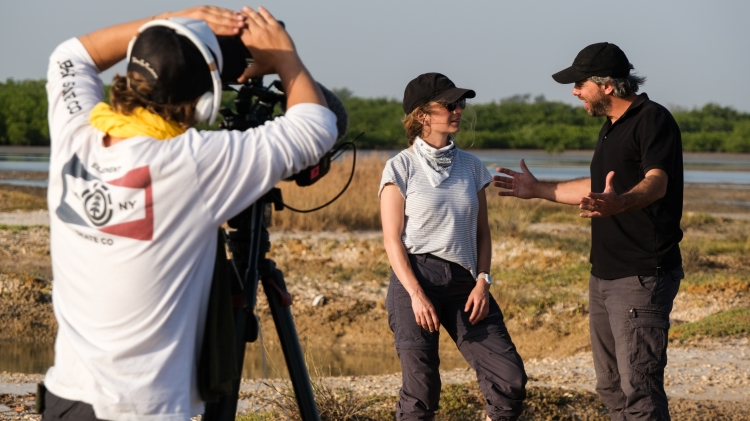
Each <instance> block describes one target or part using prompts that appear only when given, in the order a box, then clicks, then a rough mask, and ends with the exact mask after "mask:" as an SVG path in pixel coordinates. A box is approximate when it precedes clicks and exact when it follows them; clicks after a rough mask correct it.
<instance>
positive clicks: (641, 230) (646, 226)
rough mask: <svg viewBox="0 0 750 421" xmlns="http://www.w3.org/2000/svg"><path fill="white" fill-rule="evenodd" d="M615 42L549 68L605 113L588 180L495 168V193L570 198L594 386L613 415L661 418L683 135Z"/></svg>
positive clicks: (677, 265) (665, 414) (675, 284)
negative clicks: (583, 269)
mask: <svg viewBox="0 0 750 421" xmlns="http://www.w3.org/2000/svg"><path fill="white" fill-rule="evenodd" d="M631 69H633V66H632V65H631V64H630V62H629V61H628V59H627V57H626V56H625V53H623V52H622V50H620V48H618V47H617V46H616V45H614V44H609V43H606V42H602V43H598V44H592V45H589V46H588V47H586V48H584V49H583V50H581V52H580V53H578V56H576V58H575V60H574V61H573V65H572V66H570V67H569V68H567V69H565V70H562V71H560V72H558V73H555V74H554V75H552V77H553V78H554V79H555V80H556V81H557V82H559V83H564V84H567V83H574V84H575V85H574V87H573V95H575V96H577V97H578V98H579V99H581V100H582V101H583V102H584V107H585V108H586V111H588V113H589V114H590V115H591V116H594V117H600V116H606V117H607V120H606V121H605V122H604V126H602V129H601V131H600V132H599V140H598V142H597V144H596V151H595V152H594V157H593V159H592V161H591V178H583V179H577V180H572V181H567V182H560V183H553V182H540V181H538V180H537V179H536V178H535V177H534V176H533V175H532V173H531V172H530V171H529V169H528V168H527V167H526V164H525V163H524V161H523V160H521V168H522V172H516V171H513V170H510V169H506V168H498V169H497V170H498V171H499V172H501V173H504V174H507V175H509V176H511V177H512V178H511V177H506V176H503V175H497V176H495V177H494V178H495V185H496V186H497V187H501V188H504V189H507V190H509V191H502V192H500V193H499V194H500V195H501V196H515V197H520V198H523V199H529V198H542V199H547V200H551V201H555V202H559V203H567V204H571V205H578V206H579V207H580V208H581V209H582V210H583V212H582V213H581V214H580V216H581V217H583V218H591V219H592V221H591V236H592V241H591V264H592V267H591V278H590V281H589V315H590V329H591V349H592V352H593V356H594V367H595V369H596V378H597V384H596V390H597V392H598V393H599V396H600V397H601V398H602V401H604V403H605V404H606V405H607V407H609V409H610V412H611V419H612V420H669V419H670V417H669V409H668V407H667V396H666V393H665V391H664V367H665V366H666V364H667V331H668V329H669V313H670V311H672V303H673V301H674V297H675V295H676V294H677V290H678V289H679V285H680V280H681V279H682V278H683V277H684V274H683V272H682V258H681V256H680V248H679V242H680V240H681V239H682V231H681V230H680V218H681V216H682V189H683V176H682V141H681V138H680V129H679V128H678V127H677V123H676V122H675V120H674V118H673V117H672V115H671V114H670V113H669V111H667V109H666V108H664V107H662V106H661V105H659V104H657V103H655V102H653V101H651V100H650V99H649V98H648V96H647V95H646V94H645V93H643V94H640V95H638V94H637V92H638V88H639V86H640V85H642V84H643V82H644V81H645V78H642V77H639V76H636V75H634V74H631V73H630V70H631Z"/></svg>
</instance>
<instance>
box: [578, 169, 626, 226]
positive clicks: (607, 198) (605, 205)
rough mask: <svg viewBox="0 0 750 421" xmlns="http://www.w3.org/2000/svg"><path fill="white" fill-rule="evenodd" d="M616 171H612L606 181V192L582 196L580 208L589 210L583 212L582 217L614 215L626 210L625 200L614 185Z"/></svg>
mask: <svg viewBox="0 0 750 421" xmlns="http://www.w3.org/2000/svg"><path fill="white" fill-rule="evenodd" d="M614 177H615V172H614V171H610V172H609V174H607V180H606V181H605V186H604V192H602V193H593V192H592V193H589V194H588V195H587V196H586V197H582V198H581V205H580V208H581V209H584V210H587V211H589V212H581V214H580V216H581V217H582V218H602V217H605V216H610V215H614V214H616V213H620V212H622V211H623V210H624V207H625V201H624V200H623V199H622V198H621V197H620V196H618V195H617V192H615V189H614V187H612V179H613V178H614Z"/></svg>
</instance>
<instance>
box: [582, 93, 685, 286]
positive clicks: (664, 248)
mask: <svg viewBox="0 0 750 421" xmlns="http://www.w3.org/2000/svg"><path fill="white" fill-rule="evenodd" d="M654 168H659V169H661V170H664V171H665V172H666V173H667V175H668V176H669V181H668V183H667V193H666V194H665V195H664V197H662V198H661V199H659V200H657V201H655V202H653V203H651V204H650V205H648V206H646V207H645V208H642V209H637V210H633V211H629V212H623V213H619V214H617V215H612V216H608V217H604V218H593V219H592V220H591V237H592V238H591V264H592V268H591V274H592V275H594V276H596V277H597V278H602V279H617V278H624V277H627V276H635V275H646V276H652V275H654V274H657V273H659V272H664V271H668V270H671V269H673V268H674V267H676V266H678V265H680V264H681V263H682V258H681V257H680V247H679V244H678V243H679V242H680V240H681V239H682V230H681V229H680V218H681V217H682V189H683V175H682V139H681V137H680V128H679V127H678V126H677V123H676V122H675V120H674V118H673V117H672V114H670V112H669V111H668V110H667V109H666V108H664V107H662V106H661V105H659V104H657V103H655V102H653V101H651V100H649V99H648V96H647V95H646V94H645V93H644V94H641V95H638V97H637V99H636V100H635V101H634V102H633V103H632V104H631V105H630V107H629V108H628V110H627V111H626V112H625V114H623V115H622V117H620V118H619V119H618V120H617V121H616V122H615V123H614V124H612V122H611V121H610V119H609V118H608V119H607V121H606V122H605V123H604V126H603V127H602V130H601V131H600V132H599V141H598V142H597V144H596V151H595V152H594V157H593V159H592V160H591V190H592V191H593V192H598V193H601V192H603V191H604V186H605V180H606V178H607V174H608V173H609V172H610V171H614V172H615V175H614V178H613V180H612V187H614V189H615V191H616V192H617V194H623V193H625V192H628V191H630V190H631V189H632V188H633V187H635V186H636V185H637V184H638V183H640V182H641V181H642V180H643V179H644V177H645V176H646V173H647V172H648V171H649V170H651V169H654Z"/></svg>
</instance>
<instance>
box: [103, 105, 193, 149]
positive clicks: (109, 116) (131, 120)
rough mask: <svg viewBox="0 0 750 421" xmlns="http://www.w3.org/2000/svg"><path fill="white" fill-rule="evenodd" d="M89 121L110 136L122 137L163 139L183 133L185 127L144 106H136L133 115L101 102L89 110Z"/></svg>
mask: <svg viewBox="0 0 750 421" xmlns="http://www.w3.org/2000/svg"><path fill="white" fill-rule="evenodd" d="M89 123H91V125H92V126H94V127H96V128H97V129H99V130H101V131H103V132H104V133H107V134H109V135H110V136H114V137H121V138H124V139H126V138H129V137H133V136H148V137H153V138H154V139H159V140H164V139H169V138H172V137H175V136H179V135H181V134H183V133H185V129H183V128H182V126H180V125H179V124H177V123H175V122H172V121H167V120H165V119H163V118H162V117H161V116H159V115H157V114H154V113H152V112H150V111H147V110H146V109H144V108H141V107H138V108H136V109H135V111H133V115H122V114H117V113H116V112H114V110H112V107H110V106H109V105H107V104H105V103H103V102H100V103H98V104H96V106H95V107H94V109H92V110H91V114H90V115H89Z"/></svg>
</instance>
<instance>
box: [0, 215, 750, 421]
mask: <svg viewBox="0 0 750 421" xmlns="http://www.w3.org/2000/svg"><path fill="white" fill-rule="evenodd" d="M0 224H5V225H41V226H44V225H48V224H49V216H48V214H47V213H46V212H45V211H34V212H12V213H0ZM548 225H549V226H548ZM550 229H561V230H562V229H579V228H576V227H572V228H571V227H570V226H567V227H566V226H563V225H561V226H552V225H550V224H547V225H544V224H538V226H537V225H532V226H531V227H529V230H531V231H533V230H542V231H545V230H550ZM13 235H18V236H19V237H14V238H13V239H11V238H7V239H0V240H2V241H3V242H6V241H9V242H12V243H13V244H10V243H8V244H10V245H9V246H8V250H12V251H13V253H14V256H22V257H17V259H20V260H19V262H20V261H21V260H24V258H25V256H26V255H27V254H28V259H31V260H36V259H37V258H38V256H39V255H41V254H43V253H45V252H44V251H43V250H35V249H34V247H36V246H38V244H37V243H39V244H41V243H44V242H45V241H48V238H46V239H45V236H48V231H47V230H46V229H41V228H39V229H32V230H29V231H24V232H21V233H16V234H13ZM346 235H348V236H352V235H354V236H356V237H357V238H360V239H368V240H378V239H379V238H380V234H379V233H378V232H364V233H356V234H346ZM272 236H273V241H276V240H278V239H280V238H282V237H284V238H301V239H309V238H311V237H315V238H320V239H325V238H328V239H339V240H340V239H341V237H342V234H341V233H320V234H312V235H311V234H309V233H305V234H291V235H290V234H278V233H274V234H272ZM21 237H23V239H21ZM18 247H21V248H22V253H20V254H19V253H17V252H16V250H15V249H14V248H18ZM35 256H37V257H35ZM46 259H47V263H46V264H47V265H48V264H49V263H48V262H49V261H48V254H47V257H46ZM31 260H30V261H31ZM19 264H20V263H19ZM23 282H27V283H31V284H33V283H34V282H43V281H42V280H39V279H33V280H31V279H29V280H27V281H21V280H18V279H15V278H12V277H7V276H4V277H1V278H0V290H2V292H3V293H5V292H9V293H11V294H14V293H15V292H14V291H17V290H23V289H24V288H27V287H28V285H27V286H26V287H24V286H23ZM42 287H43V288H44V287H45V286H42ZM339 287H340V285H339ZM347 287H348V286H347ZM28 288H31V287H28ZM34 288H37V287H34ZM43 288H42V289H43ZM6 290H7V291H6ZM29 291H32V292H29ZM317 293H318V291H317V290H311V291H297V292H296V294H297V296H302V297H305V298H306V299H307V298H310V297H312V296H314V295H315V294H317ZM342 293H343V294H346V295H351V296H359V297H361V299H362V303H365V302H369V301H368V300H374V298H373V297H375V296H378V295H381V294H382V291H381V290H380V289H379V288H375V289H373V290H372V291H369V290H364V289H362V290H356V288H355V290H352V291H342ZM19 297H21V299H19V302H20V303H21V304H23V305H25V306H27V307H28V308H26V307H23V309H21V310H22V311H24V312H28V311H30V310H31V309H34V311H38V313H39V314H36V313H35V315H34V317H35V318H36V320H38V321H40V323H41V324H40V325H39V333H35V334H34V335H35V336H37V337H39V338H43V339H47V340H48V339H50V338H49V337H48V332H49V331H50V330H52V329H53V327H52V326H53V324H54V320H53V319H50V317H51V311H50V309H49V298H48V295H46V292H36V293H33V290H31V289H29V290H27V291H26V292H24V293H23V294H21V295H19ZM740 298H741V297H740ZM740 298H738V297H721V296H714V297H708V298H707V297H705V296H693V295H688V294H683V293H680V295H678V297H677V299H676V302H675V312H673V314H672V317H673V318H674V319H676V320H680V321H695V320H699V319H701V318H702V317H705V316H706V315H708V314H712V313H715V312H717V311H722V310H726V309H729V308H732V307H735V306H736V305H738V304H741V303H738V302H736V301H737V299H740ZM373 302H374V301H373ZM357 303H358V304H359V303H360V301H357ZM368 305H369V304H368ZM308 307H309V308H308ZM360 307H362V306H360ZM334 308H335V307H331V308H330V309H329V308H327V307H324V309H325V311H333V309H334ZM369 308H370V307H367V306H365V307H363V308H361V309H358V307H357V306H352V309H351V311H352V313H351V314H350V315H348V316H347V317H351V318H356V317H372V313H369V314H368V313H367V311H368V310H369ZM19 309H20V308H19ZM302 309H306V310H303V311H320V310H313V308H312V307H310V306H306V307H302ZM360 310H362V311H365V313H363V314H359V313H358V312H359V311H360ZM19 311H20V310H19ZM339 313H341V311H339ZM377 314H380V312H376V315H377ZM345 315H346V314H345ZM48 319H49V320H48ZM328 319H329V320H333V319H331V316H330V315H329V316H328ZM350 320H351V319H350ZM300 321H301V322H302V323H304V321H303V320H300ZM45 323H46V325H45ZM381 324H383V323H381ZM0 325H1V326H0V327H2V326H5V325H3V321H2V320H0ZM300 328H301V326H300ZM0 330H2V329H0ZM347 334H349V333H347ZM526 369H527V372H528V374H529V379H530V382H529V386H532V387H543V388H562V389H565V390H571V391H582V392H593V388H594V384H595V379H594V370H593V365H592V360H591V354H590V352H581V353H577V354H575V355H573V356H569V357H563V358H544V359H528V360H527V361H526ZM42 380H43V376H41V375H27V374H20V373H0V420H3V419H39V417H38V416H37V415H34V414H33V409H32V408H33V400H34V396H33V393H34V392H35V391H36V386H35V384H36V383H37V382H39V381H42ZM318 381H320V382H322V383H325V384H328V385H330V386H332V387H335V388H339V387H341V388H349V389H352V390H354V391H355V392H357V393H362V394H383V395H387V396H395V395H396V394H397V392H398V388H399V385H400V374H390V375H380V376H357V377H327V378H321V379H318ZM443 381H444V383H445V384H451V383H467V382H473V381H475V377H474V373H473V372H472V371H467V370H450V371H445V372H443ZM280 382H281V381H280V380H275V381H269V380H265V381H259V380H243V384H242V390H243V392H244V393H243V397H244V399H243V400H242V402H241V406H240V408H241V409H243V410H245V411H251V410H257V409H258V408H259V407H262V406H263V405H264V402H266V403H267V402H268V401H269V399H274V396H275V395H274V393H275V392H274V391H273V390H272V389H270V388H269V387H268V386H266V383H271V384H277V385H278V384H281V383H280ZM666 387H667V392H668V394H669V396H670V398H671V399H672V406H673V411H677V412H676V414H679V417H678V416H677V415H675V416H674V417H673V419H676V420H677V419H679V420H683V419H684V420H718V419H726V420H748V419H750V415H747V414H750V338H735V339H728V340H702V341H697V342H691V343H688V344H673V345H670V349H669V365H668V366H667V371H666ZM540 419H542V418H540Z"/></svg>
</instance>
